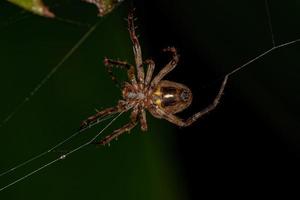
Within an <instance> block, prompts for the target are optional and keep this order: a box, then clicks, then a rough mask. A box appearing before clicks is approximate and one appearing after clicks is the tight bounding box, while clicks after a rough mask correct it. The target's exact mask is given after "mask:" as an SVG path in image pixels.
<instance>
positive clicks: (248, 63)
mask: <svg viewBox="0 0 300 200" xmlns="http://www.w3.org/2000/svg"><path fill="white" fill-rule="evenodd" d="M298 42H300V38H299V39H296V40H293V41H290V42H286V43H283V44H280V45H276V46H274V47H272V48H271V49H269V50H267V51H265V52H263V53H262V54H260V55H258V56H256V57H255V58H253V59H251V60H249V61H248V62H246V63H245V64H243V65H241V66H239V67H237V68H236V69H234V70H233V71H231V72H229V73H227V74H226V75H225V76H231V75H232V74H234V73H236V72H238V71H240V70H242V69H243V68H245V67H246V66H248V65H250V64H251V63H253V62H255V61H256V60H258V59H260V58H262V57H264V56H265V55H268V54H270V53H271V52H273V51H275V50H277V49H281V48H284V47H287V46H290V45H293V44H295V43H298Z"/></svg>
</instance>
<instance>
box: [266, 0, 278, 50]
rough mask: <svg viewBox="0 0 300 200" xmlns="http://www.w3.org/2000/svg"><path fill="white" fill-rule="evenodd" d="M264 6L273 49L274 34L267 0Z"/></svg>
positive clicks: (274, 44)
mask: <svg viewBox="0 0 300 200" xmlns="http://www.w3.org/2000/svg"><path fill="white" fill-rule="evenodd" d="M265 5H266V12H267V17H268V25H269V29H270V34H271V39H272V44H273V47H275V46H276V43H275V38H274V33H273V26H272V18H271V12H270V6H269V1H268V0H265Z"/></svg>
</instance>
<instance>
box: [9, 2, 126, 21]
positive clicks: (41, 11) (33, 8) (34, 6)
mask: <svg viewBox="0 0 300 200" xmlns="http://www.w3.org/2000/svg"><path fill="white" fill-rule="evenodd" d="M7 1H8V2H11V3H13V4H15V5H17V6H20V7H22V8H24V9H25V10H27V11H30V12H32V13H34V14H37V15H41V16H44V17H55V13H53V12H51V11H50V10H49V9H48V7H47V6H46V5H45V2H43V0H7ZM84 1H86V2H89V3H92V4H94V5H95V6H97V8H98V15H99V16H101V17H102V16H104V15H106V14H108V13H110V12H111V11H112V10H113V9H114V8H115V7H116V6H117V5H119V3H121V2H122V1H123V0H84ZM57 3H63V1H59V2H57ZM66 9H67V8H66Z"/></svg>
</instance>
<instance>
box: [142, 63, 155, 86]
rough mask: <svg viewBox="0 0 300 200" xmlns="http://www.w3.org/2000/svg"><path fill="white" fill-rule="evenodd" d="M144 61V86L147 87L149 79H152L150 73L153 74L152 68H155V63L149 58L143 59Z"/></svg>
mask: <svg viewBox="0 0 300 200" xmlns="http://www.w3.org/2000/svg"><path fill="white" fill-rule="evenodd" d="M144 63H145V64H146V65H147V66H148V69H147V74H146V78H145V87H148V86H149V84H150V81H151V79H152V75H153V72H154V68H155V63H154V61H153V60H151V59H147V60H145V61H144Z"/></svg>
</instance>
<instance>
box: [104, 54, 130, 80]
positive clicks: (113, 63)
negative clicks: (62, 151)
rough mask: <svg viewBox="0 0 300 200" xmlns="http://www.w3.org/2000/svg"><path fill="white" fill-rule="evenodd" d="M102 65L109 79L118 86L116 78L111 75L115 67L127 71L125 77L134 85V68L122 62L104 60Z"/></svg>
mask: <svg viewBox="0 0 300 200" xmlns="http://www.w3.org/2000/svg"><path fill="white" fill-rule="evenodd" d="M104 65H105V66H106V69H107V71H108V73H109V75H110V76H111V79H112V80H113V81H114V82H115V83H116V84H117V85H119V86H120V84H119V82H118V81H117V78H116V76H115V75H114V74H113V71H112V68H113V67H114V66H115V67H120V68H123V69H124V68H125V69H127V75H128V78H129V80H130V81H131V83H132V84H135V83H136V79H135V74H134V66H133V65H130V64H128V63H127V62H124V61H115V60H112V59H108V58H104Z"/></svg>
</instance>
